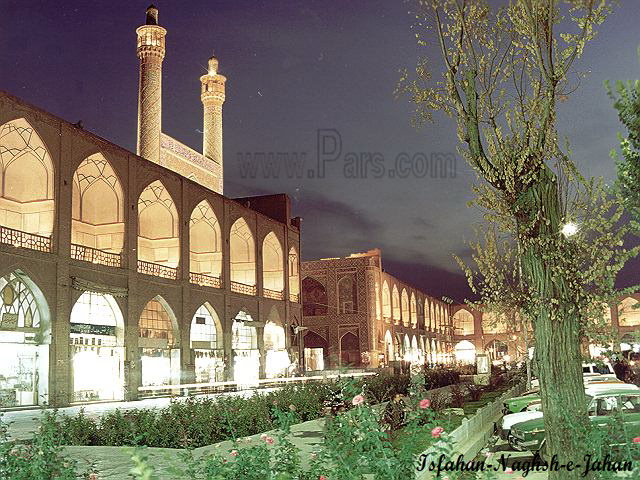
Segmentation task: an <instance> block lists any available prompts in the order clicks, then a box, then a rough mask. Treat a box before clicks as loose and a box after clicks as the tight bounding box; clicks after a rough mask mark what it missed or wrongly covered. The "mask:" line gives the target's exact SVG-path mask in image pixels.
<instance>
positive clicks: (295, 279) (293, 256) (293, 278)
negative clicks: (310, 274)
mask: <svg viewBox="0 0 640 480" xmlns="http://www.w3.org/2000/svg"><path fill="white" fill-rule="evenodd" d="M289 294H290V295H291V301H292V302H299V301H300V257H298V252H297V250H296V248H295V247H291V248H290V249H289Z"/></svg>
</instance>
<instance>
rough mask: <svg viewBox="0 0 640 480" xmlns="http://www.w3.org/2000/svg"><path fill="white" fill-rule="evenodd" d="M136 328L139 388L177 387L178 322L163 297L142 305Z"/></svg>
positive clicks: (178, 370) (178, 377) (178, 364)
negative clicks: (139, 372)
mask: <svg viewBox="0 0 640 480" xmlns="http://www.w3.org/2000/svg"><path fill="white" fill-rule="evenodd" d="M138 326H139V338H138V346H139V348H140V363H141V367H142V386H145V387H146V386H151V385H177V384H179V383H180V348H179V345H180V339H179V338H178V333H179V332H178V323H177V322H176V317H175V315H174V314H173V311H172V310H171V308H170V307H169V305H168V304H167V302H166V301H165V300H164V298H162V297H161V296H159V295H158V296H157V297H155V298H154V299H153V300H150V301H149V303H147V304H146V305H145V307H144V309H143V310H142V314H141V315H140V320H139V323H138Z"/></svg>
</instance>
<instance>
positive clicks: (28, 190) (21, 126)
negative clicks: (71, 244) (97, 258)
mask: <svg viewBox="0 0 640 480" xmlns="http://www.w3.org/2000/svg"><path fill="white" fill-rule="evenodd" d="M0 168H1V172H0V174H1V176H2V179H1V180H2V182H1V185H0V187H1V189H2V190H1V193H2V195H1V196H0V225H1V226H3V227H9V228H11V229H14V230H20V231H22V232H27V233H32V234H36V235H40V236H43V237H50V236H51V232H52V231H53V217H54V199H53V193H54V191H53V179H54V172H53V162H52V161H51V156H50V155H49V151H48V150H47V147H46V146H45V144H44V142H43V141H42V139H41V138H40V137H39V136H38V133H37V132H36V130H35V129H34V128H33V127H32V126H31V125H30V124H29V122H27V121H26V120H25V119H24V118H20V119H17V120H12V121H10V122H7V123H5V124H4V125H2V126H0ZM12 243H14V244H17V245H16V246H20V247H27V248H34V249H36V250H44V251H50V248H51V247H50V244H49V243H48V242H44V243H42V242H38V241H36V240H35V239H24V238H22V237H20V236H17V235H16V238H15V241H12Z"/></svg>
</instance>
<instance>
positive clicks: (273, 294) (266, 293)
mask: <svg viewBox="0 0 640 480" xmlns="http://www.w3.org/2000/svg"><path fill="white" fill-rule="evenodd" d="M262 296H263V297H265V298H272V299H274V300H284V294H283V293H282V292H278V291H277V290H269V289H268V288H263V289H262Z"/></svg>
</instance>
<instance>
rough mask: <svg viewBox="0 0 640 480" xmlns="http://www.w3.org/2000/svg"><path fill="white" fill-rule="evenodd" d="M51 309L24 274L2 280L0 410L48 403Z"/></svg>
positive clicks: (0, 291)
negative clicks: (0, 408) (1, 408)
mask: <svg viewBox="0 0 640 480" xmlns="http://www.w3.org/2000/svg"><path fill="white" fill-rule="evenodd" d="M50 338H51V335H50V328H49V308H48V306H47V303H46V300H45V298H44V296H43V295H42V292H41V291H40V290H39V289H38V287H37V286H36V285H35V284H34V283H33V282H32V281H31V279H30V278H29V277H28V276H27V275H26V274H24V273H23V272H21V271H18V270H17V271H15V272H13V273H11V274H9V275H5V276H4V277H0V392H1V394H0V407H19V406H27V405H38V404H39V403H46V401H47V394H48V384H49V368H48V367H49V350H48V348H49V347H48V344H49V343H50Z"/></svg>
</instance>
